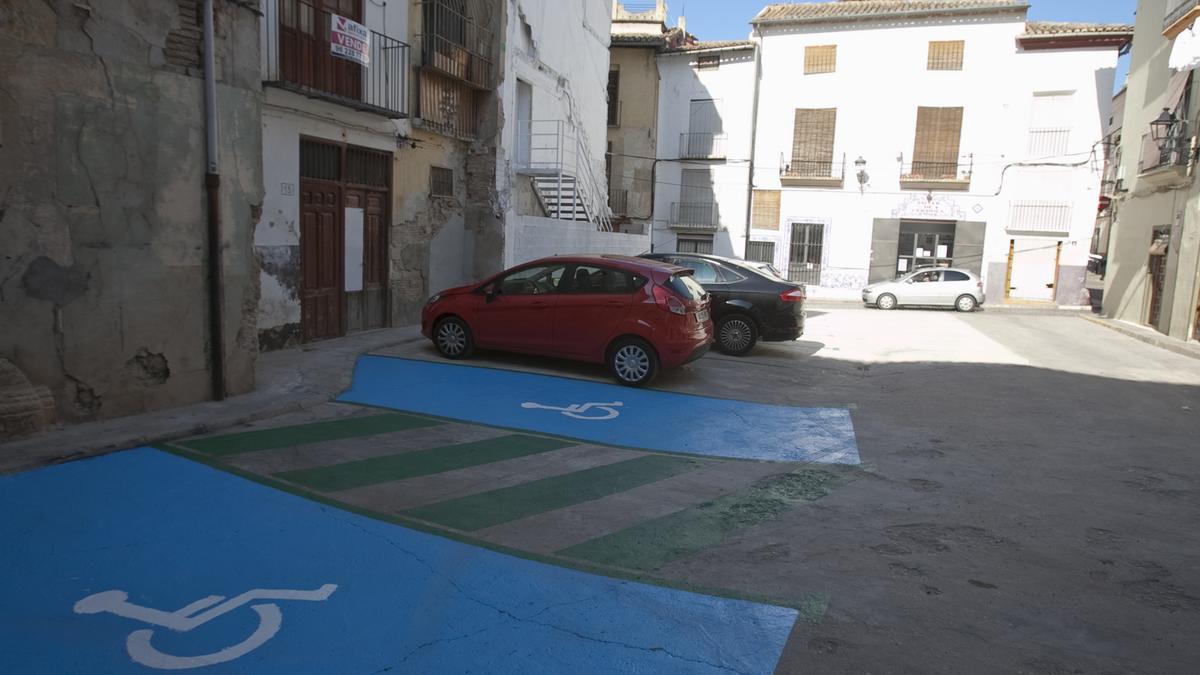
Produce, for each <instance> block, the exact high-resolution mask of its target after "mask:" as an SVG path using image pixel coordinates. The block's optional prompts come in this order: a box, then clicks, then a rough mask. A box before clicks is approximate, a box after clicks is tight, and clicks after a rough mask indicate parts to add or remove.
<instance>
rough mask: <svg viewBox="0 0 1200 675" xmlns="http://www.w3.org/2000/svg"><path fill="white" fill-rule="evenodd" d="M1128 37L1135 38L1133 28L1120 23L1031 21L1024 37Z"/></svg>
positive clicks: (1026, 26) (1026, 27)
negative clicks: (1115, 35)
mask: <svg viewBox="0 0 1200 675" xmlns="http://www.w3.org/2000/svg"><path fill="white" fill-rule="evenodd" d="M1113 34H1117V35H1128V36H1129V37H1133V26H1129V25H1126V24H1119V23H1068V22H1065V21H1030V22H1029V23H1027V24H1025V34H1024V35H1023V36H1022V37H1050V36H1060V35H1113Z"/></svg>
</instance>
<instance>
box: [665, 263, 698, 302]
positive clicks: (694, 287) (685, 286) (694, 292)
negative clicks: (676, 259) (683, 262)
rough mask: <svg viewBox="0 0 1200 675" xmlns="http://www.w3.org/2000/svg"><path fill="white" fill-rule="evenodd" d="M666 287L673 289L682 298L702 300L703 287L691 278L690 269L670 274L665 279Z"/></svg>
mask: <svg viewBox="0 0 1200 675" xmlns="http://www.w3.org/2000/svg"><path fill="white" fill-rule="evenodd" d="M666 287H667V288H669V289H671V290H673V291H675V293H676V294H677V295H679V297H681V298H683V299H684V300H703V299H704V287H703V286H701V285H700V283H699V282H698V281H696V280H695V279H693V278H692V273H691V271H690V270H689V271H687V272H679V273H677V274H672V275H671V278H669V279H667V283H666Z"/></svg>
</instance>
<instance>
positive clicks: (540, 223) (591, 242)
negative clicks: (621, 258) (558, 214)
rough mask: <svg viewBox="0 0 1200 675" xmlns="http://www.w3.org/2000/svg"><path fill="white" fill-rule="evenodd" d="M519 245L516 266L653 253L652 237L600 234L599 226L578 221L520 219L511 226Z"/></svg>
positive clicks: (515, 257) (513, 221) (534, 217)
mask: <svg viewBox="0 0 1200 675" xmlns="http://www.w3.org/2000/svg"><path fill="white" fill-rule="evenodd" d="M510 228H511V230H512V234H513V241H514V242H515V244H516V247H515V248H516V250H515V252H514V259H513V262H512V264H514V265H518V264H520V263H523V262H528V261H530V260H536V259H538V258H545V257H548V256H552V255H563V254H569V253H594V254H601V253H610V254H614V255H640V254H642V253H646V252H648V251H649V250H650V236H649V235H645V234H624V233H622V232H600V231H599V230H597V229H596V226H595V225H592V224H591V223H586V222H580V221H574V220H558V219H557V218H538V217H537V216H516V217H514V219H513V220H512V221H511V222H510Z"/></svg>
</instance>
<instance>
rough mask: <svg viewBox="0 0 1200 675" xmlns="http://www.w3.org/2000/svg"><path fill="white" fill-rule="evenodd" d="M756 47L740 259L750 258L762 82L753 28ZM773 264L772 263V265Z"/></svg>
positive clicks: (761, 44) (756, 30)
mask: <svg viewBox="0 0 1200 675" xmlns="http://www.w3.org/2000/svg"><path fill="white" fill-rule="evenodd" d="M754 33H755V34H756V35H758V45H756V46H755V48H754V104H753V106H752V107H751V111H750V174H749V176H748V177H747V178H746V185H747V187H746V241H745V242H744V244H743V246H742V259H743V260H748V259H749V256H750V230H751V229H752V228H753V227H754V151H755V146H756V145H757V142H758V139H757V136H758V83H759V82H761V81H762V49H763V40H762V33H761V32H760V31H759V30H758V27H757V26H755V27H754ZM772 264H773V263H772Z"/></svg>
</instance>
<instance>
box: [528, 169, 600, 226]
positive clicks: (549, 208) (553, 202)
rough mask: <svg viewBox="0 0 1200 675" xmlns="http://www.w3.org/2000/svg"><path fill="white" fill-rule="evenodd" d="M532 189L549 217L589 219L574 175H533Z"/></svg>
mask: <svg viewBox="0 0 1200 675" xmlns="http://www.w3.org/2000/svg"><path fill="white" fill-rule="evenodd" d="M533 190H534V192H536V193H537V196H538V201H540V202H541V203H542V208H543V209H545V211H546V215H547V216H549V217H550V218H558V219H561V220H583V221H589V220H591V218H590V217H589V214H588V210H589V209H588V208H587V207H586V206H585V205H584V202H583V195H582V193H581V191H580V190H579V185H578V182H577V181H576V180H575V177H574V176H568V175H565V174H561V175H557V176H534V178H533Z"/></svg>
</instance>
